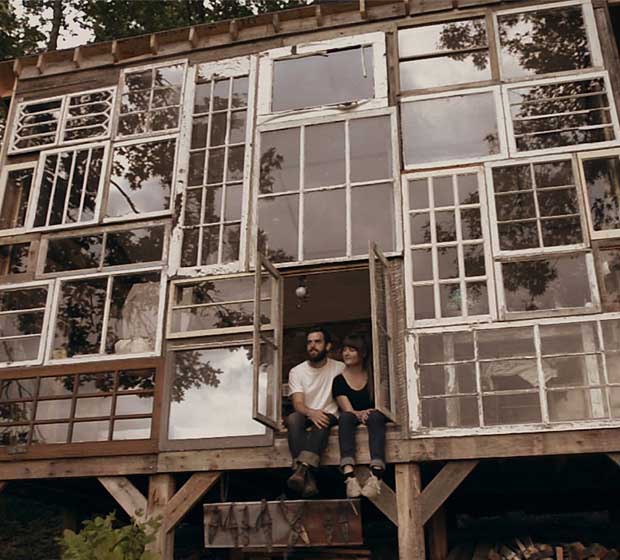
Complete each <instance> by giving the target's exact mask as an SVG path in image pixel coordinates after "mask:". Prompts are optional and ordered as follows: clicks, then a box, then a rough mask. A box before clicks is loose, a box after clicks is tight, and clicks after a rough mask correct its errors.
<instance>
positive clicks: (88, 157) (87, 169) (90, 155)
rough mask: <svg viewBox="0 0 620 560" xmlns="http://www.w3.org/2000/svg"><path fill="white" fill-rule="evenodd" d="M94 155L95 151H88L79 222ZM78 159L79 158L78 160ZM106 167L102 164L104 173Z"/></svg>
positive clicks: (80, 216)
mask: <svg viewBox="0 0 620 560" xmlns="http://www.w3.org/2000/svg"><path fill="white" fill-rule="evenodd" d="M92 155H93V149H92V148H91V149H90V150H88V156H87V158H86V167H85V170H84V179H83V181H82V193H81V195H80V207H79V209H78V220H77V221H78V222H81V221H82V212H83V211H84V201H85V200H86V187H87V185H88V175H89V172H90V160H91V157H92ZM76 159H77V158H76ZM103 168H104V165H103V164H102V171H103Z"/></svg>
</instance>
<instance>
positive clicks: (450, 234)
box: [435, 210, 456, 243]
mask: <svg viewBox="0 0 620 560" xmlns="http://www.w3.org/2000/svg"><path fill="white" fill-rule="evenodd" d="M435 235H436V239H437V242H438V243H444V242H447V241H456V219H455V216H454V211H453V210H449V211H447V212H435Z"/></svg>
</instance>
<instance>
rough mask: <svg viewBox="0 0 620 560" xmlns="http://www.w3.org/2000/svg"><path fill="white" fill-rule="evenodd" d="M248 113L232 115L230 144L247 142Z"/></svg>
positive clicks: (236, 112)
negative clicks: (246, 125)
mask: <svg viewBox="0 0 620 560" xmlns="http://www.w3.org/2000/svg"><path fill="white" fill-rule="evenodd" d="M246 118H247V114H246V111H235V112H234V113H231V114H230V137H229V138H228V142H229V143H230V144H237V143H239V142H245V124H246Z"/></svg>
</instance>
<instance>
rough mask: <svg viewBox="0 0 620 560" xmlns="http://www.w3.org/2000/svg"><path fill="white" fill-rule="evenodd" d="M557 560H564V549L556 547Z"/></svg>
mask: <svg viewBox="0 0 620 560" xmlns="http://www.w3.org/2000/svg"><path fill="white" fill-rule="evenodd" d="M555 560H564V549H563V548H562V547H561V546H556V547H555Z"/></svg>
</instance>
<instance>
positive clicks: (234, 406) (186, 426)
mask: <svg viewBox="0 0 620 560" xmlns="http://www.w3.org/2000/svg"><path fill="white" fill-rule="evenodd" d="M182 353H183V352H178V353H177V356H176V366H177V368H176V375H177V376H178V375H179V364H180V356H179V354H182ZM186 353H187V354H192V353H195V354H196V355H197V356H198V357H199V361H200V363H201V364H206V363H209V364H210V366H211V367H212V368H214V369H216V370H220V371H221V372H222V373H220V374H219V375H218V376H217V379H218V380H219V385H218V386H217V387H214V386H212V385H206V384H201V385H200V386H199V387H198V388H197V387H196V386H195V385H192V387H191V388H189V389H185V392H184V396H183V400H182V401H181V402H174V401H172V402H171V403H170V422H169V428H168V437H169V438H170V439H186V438H187V439H190V438H211V437H226V436H247V435H257V434H264V433H265V428H264V427H263V426H262V425H261V424H259V423H258V422H256V421H255V420H253V419H252V375H253V373H252V362H251V360H250V359H249V357H248V353H251V347H247V346H240V347H236V348H234V347H231V348H221V349H209V350H190V351H187V352H186ZM192 373H193V370H192ZM181 375H191V373H189V372H182V373H181Z"/></svg>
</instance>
